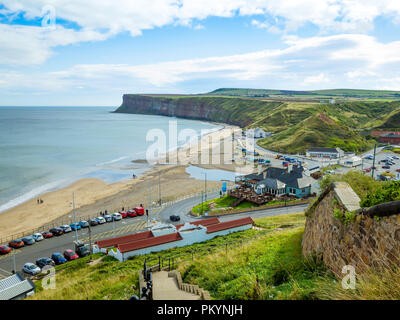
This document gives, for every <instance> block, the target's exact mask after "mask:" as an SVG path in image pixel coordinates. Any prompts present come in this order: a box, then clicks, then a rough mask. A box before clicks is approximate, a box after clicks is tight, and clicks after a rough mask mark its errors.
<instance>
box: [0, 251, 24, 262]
mask: <svg viewBox="0 0 400 320" xmlns="http://www.w3.org/2000/svg"><path fill="white" fill-rule="evenodd" d="M20 251H21V249H13V251H12V252H10V253H7V254H6V255H2V256H0V260H3V259H7V258H8V257H12V255H13V254H17V253H19V252H20Z"/></svg>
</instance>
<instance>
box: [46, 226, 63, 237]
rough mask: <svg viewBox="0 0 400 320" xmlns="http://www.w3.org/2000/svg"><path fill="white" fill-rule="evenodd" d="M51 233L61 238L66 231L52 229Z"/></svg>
mask: <svg viewBox="0 0 400 320" xmlns="http://www.w3.org/2000/svg"><path fill="white" fill-rule="evenodd" d="M49 231H50V232H51V233H52V234H53V235H55V236H61V235H63V234H64V230H63V229H61V228H51V229H50V230H49Z"/></svg>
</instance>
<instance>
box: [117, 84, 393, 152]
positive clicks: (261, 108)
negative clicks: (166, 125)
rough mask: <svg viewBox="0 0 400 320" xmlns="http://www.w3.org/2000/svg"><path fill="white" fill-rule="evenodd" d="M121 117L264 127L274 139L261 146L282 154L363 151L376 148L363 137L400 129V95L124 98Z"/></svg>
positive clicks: (225, 92)
mask: <svg viewBox="0 0 400 320" xmlns="http://www.w3.org/2000/svg"><path fill="white" fill-rule="evenodd" d="M331 98H334V99H335V103H330V102H329V100H330V99H331ZM116 112H131V113H144V114H158V115H168V116H176V117H184V118H189V119H200V120H209V121H215V122H224V123H228V124H234V125H239V126H241V127H243V128H250V127H261V128H263V129H264V130H265V131H270V132H272V133H274V135H273V136H272V137H270V138H267V139H263V140H261V141H259V144H260V146H263V147H265V148H267V149H271V150H273V151H278V152H287V153H297V152H305V151H306V149H307V148H309V147H316V146H319V147H340V148H342V149H343V150H345V151H355V152H361V151H364V150H367V149H368V148H371V147H372V146H373V144H374V143H375V140H374V139H372V137H371V136H368V135H365V134H364V135H361V133H362V132H368V131H370V130H372V129H388V130H392V129H399V128H400V92H397V91H373V90H350V89H337V90H319V91H288V90H264V89H218V90H215V91H213V92H210V93H208V94H201V95H151V94H147V95H124V102H123V104H122V105H121V107H120V108H118V109H117V110H116Z"/></svg>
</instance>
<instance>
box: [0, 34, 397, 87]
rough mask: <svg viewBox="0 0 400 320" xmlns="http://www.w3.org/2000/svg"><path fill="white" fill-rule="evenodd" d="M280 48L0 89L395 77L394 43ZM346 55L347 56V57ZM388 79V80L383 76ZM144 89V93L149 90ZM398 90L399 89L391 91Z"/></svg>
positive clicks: (17, 76)
mask: <svg viewBox="0 0 400 320" xmlns="http://www.w3.org/2000/svg"><path fill="white" fill-rule="evenodd" d="M286 41H287V44H288V47H287V48H285V49H274V50H262V51H257V52H251V53H247V54H238V55H230V56H221V57H210V58H203V59H186V60H179V61H169V62H160V63H153V64H143V65H128V64H81V65H76V66H74V67H72V68H69V69H66V70H63V71H58V72H47V73H36V74H23V73H18V72H11V73H5V75H4V77H3V78H2V80H3V81H2V82H0V90H1V89H3V90H9V89H15V90H21V91H24V88H27V89H29V90H31V91H33V92H35V91H38V92H42V91H43V88H46V90H47V91H50V92H58V91H65V92H68V90H72V89H74V88H82V87H83V88H85V89H91V90H94V91H96V90H97V91H99V92H108V91H113V90H114V91H119V92H132V91H133V92H140V91H141V92H143V91H145V90H147V91H158V92H160V91H164V92H168V91H170V90H171V89H174V90H175V89H177V90H179V88H181V89H180V90H179V91H181V92H182V91H183V92H185V89H182V88H185V83H187V82H191V83H192V82H193V81H194V80H199V81H206V82H212V83H219V84H220V86H225V85H226V84H227V83H235V84H236V85H237V86H243V87H251V86H257V87H264V88H281V89H282V88H284V89H318V88H326V87H332V88H333V87H354V86H355V85H357V87H364V88H374V87H375V88H378V87H385V88H389V87H390V88H391V89H394V88H395V87H396V86H398V84H399V83H398V81H397V80H393V81H392V82H391V80H390V79H399V78H400V56H399V55H398V52H400V51H399V48H400V47H399V46H400V43H399V42H392V43H381V42H378V41H377V40H376V39H375V38H373V37H371V36H366V35H355V34H344V35H335V36H327V37H313V38H307V39H302V38H295V37H290V38H287V39H286ZM350 53H351V54H350ZM388 74H390V77H388ZM149 88H150V89H149ZM397 89H400V88H397Z"/></svg>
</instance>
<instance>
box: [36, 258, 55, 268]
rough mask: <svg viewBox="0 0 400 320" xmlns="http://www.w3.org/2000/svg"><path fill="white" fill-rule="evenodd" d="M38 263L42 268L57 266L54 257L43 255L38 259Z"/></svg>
mask: <svg viewBox="0 0 400 320" xmlns="http://www.w3.org/2000/svg"><path fill="white" fill-rule="evenodd" d="M36 265H37V266H39V267H40V268H43V267H45V266H55V265H56V264H55V262H54V261H53V259H50V258H47V257H43V258H39V259H37V260H36Z"/></svg>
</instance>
